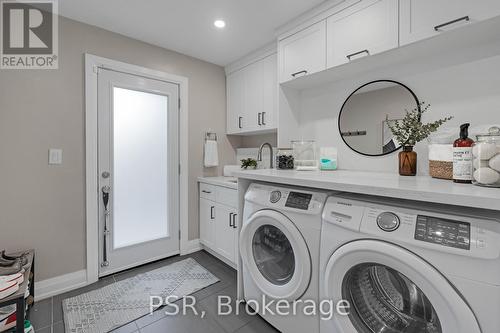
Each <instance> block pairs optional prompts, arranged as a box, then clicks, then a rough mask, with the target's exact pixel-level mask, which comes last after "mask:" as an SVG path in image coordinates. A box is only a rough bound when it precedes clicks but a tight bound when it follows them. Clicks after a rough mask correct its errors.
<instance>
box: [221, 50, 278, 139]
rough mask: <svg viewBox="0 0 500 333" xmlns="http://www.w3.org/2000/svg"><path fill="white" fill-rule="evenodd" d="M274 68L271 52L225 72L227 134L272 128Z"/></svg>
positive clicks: (274, 120) (274, 86)
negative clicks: (243, 65)
mask: <svg viewBox="0 0 500 333" xmlns="http://www.w3.org/2000/svg"><path fill="white" fill-rule="evenodd" d="M277 71H278V69H277V56H276V53H274V54H272V55H268V56H266V57H264V58H263V59H259V60H257V61H255V62H253V63H251V64H249V65H246V66H245V67H243V68H241V69H239V70H236V71H234V72H232V73H230V74H228V75H227V80H226V84H227V134H246V133H258V132H259V131H269V130H273V129H276V123H277V121H276V118H277V112H278V111H277V109H278V107H277V99H278V83H277Z"/></svg>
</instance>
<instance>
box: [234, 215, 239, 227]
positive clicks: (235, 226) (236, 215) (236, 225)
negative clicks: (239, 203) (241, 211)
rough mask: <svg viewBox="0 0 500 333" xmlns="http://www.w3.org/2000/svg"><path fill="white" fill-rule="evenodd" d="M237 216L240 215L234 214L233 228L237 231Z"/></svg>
mask: <svg viewBox="0 0 500 333" xmlns="http://www.w3.org/2000/svg"><path fill="white" fill-rule="evenodd" d="M236 216H238V214H234V213H233V228H234V229H237V228H238V226H237V225H236Z"/></svg>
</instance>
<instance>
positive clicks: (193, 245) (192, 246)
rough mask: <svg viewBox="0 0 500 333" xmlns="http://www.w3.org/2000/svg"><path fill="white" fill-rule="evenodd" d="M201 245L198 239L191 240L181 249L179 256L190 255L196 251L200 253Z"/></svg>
mask: <svg viewBox="0 0 500 333" xmlns="http://www.w3.org/2000/svg"><path fill="white" fill-rule="evenodd" d="M201 249H202V248H201V244H200V240H199V239H193V240H190V241H188V242H187V244H186V245H185V246H184V247H183V248H181V255H186V254H190V253H193V252H196V251H200V250H201Z"/></svg>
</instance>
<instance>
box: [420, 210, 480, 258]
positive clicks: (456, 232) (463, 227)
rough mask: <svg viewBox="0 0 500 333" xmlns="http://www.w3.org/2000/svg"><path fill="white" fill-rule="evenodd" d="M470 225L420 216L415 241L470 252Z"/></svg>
mask: <svg viewBox="0 0 500 333" xmlns="http://www.w3.org/2000/svg"><path fill="white" fill-rule="evenodd" d="M470 229H471V228H470V223H467V222H460V221H454V220H447V219H442V218H437V217H431V216H425V215H418V216H417V223H416V226H415V239H416V240H421V241H424V242H429V243H434V244H440V245H444V246H449V247H455V248H458V249H464V250H470V241H471V230H470Z"/></svg>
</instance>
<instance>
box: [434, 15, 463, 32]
mask: <svg viewBox="0 0 500 333" xmlns="http://www.w3.org/2000/svg"><path fill="white" fill-rule="evenodd" d="M460 21H466V22H469V21H470V17H469V16H468V15H467V16H464V17H460V18H457V19H456V20H451V21H449V22H446V23H443V24H440V25H436V26H435V27H434V30H435V31H439V29H441V28H444V27H446V26H448V25H450V24H453V23H458V22H460Z"/></svg>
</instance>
